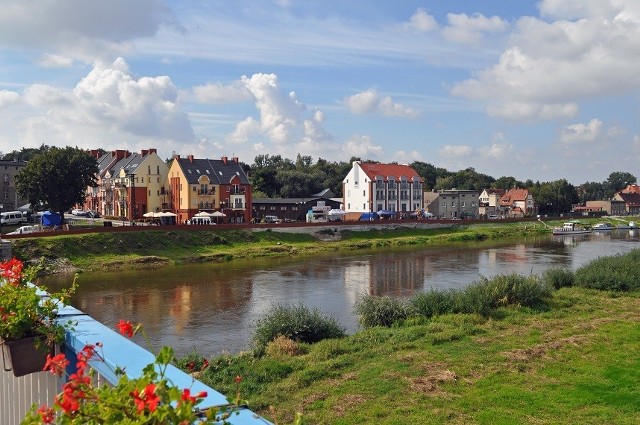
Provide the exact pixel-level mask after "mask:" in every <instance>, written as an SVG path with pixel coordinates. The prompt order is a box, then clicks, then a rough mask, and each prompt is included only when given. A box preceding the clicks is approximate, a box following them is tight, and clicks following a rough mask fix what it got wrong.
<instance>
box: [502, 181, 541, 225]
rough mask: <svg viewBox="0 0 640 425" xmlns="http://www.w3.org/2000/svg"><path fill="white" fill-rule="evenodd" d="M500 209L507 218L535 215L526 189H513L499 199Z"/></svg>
mask: <svg viewBox="0 0 640 425" xmlns="http://www.w3.org/2000/svg"><path fill="white" fill-rule="evenodd" d="M500 208H501V210H502V211H504V215H505V216H506V217H508V218H521V217H526V216H532V215H535V214H537V211H538V209H537V207H536V205H535V203H534V201H533V196H532V195H531V193H529V191H528V190H527V189H520V188H513V189H509V190H508V191H507V192H505V194H504V195H502V197H501V198H500Z"/></svg>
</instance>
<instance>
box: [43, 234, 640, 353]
mask: <svg viewBox="0 0 640 425" xmlns="http://www.w3.org/2000/svg"><path fill="white" fill-rule="evenodd" d="M639 242H640V237H639V235H638V232H637V231H630V232H627V231H625V232H622V231H620V232H615V231H614V232H610V233H605V234H596V233H594V234H591V235H586V236H584V235H579V236H573V237H572V236H563V237H556V236H554V237H551V236H548V237H546V236H545V237H539V238H534V239H529V240H526V241H522V242H519V243H512V244H502V245H500V246H492V247H486V246H485V247H482V248H478V247H476V248H459V247H457V248H433V247H431V248H423V247H411V248H402V249H393V250H389V251H380V250H379V251H376V252H367V253H357V254H353V253H349V254H342V253H338V254H334V255H326V256H314V257H304V258H293V259H291V258H281V259H257V260H251V261H247V262H238V261H236V262H229V263H223V264H197V265H185V266H175V267H168V268H162V269H159V270H144V271H139V270H138V271H121V272H114V273H84V274H81V275H80V278H79V284H80V287H79V289H78V291H77V293H76V295H75V296H74V298H73V300H72V304H73V305H74V306H75V307H77V308H79V309H80V310H82V311H84V312H86V313H87V314H89V315H90V316H92V317H94V318H96V319H97V320H99V321H101V322H102V323H104V324H105V325H107V326H111V327H113V326H114V325H115V323H117V322H118V321H119V320H120V319H121V318H123V319H125V320H130V321H132V322H134V323H136V322H141V323H143V325H144V329H145V331H146V334H147V336H148V341H149V343H150V344H151V347H148V344H147V343H146V342H145V341H144V340H143V339H142V337H138V336H136V338H138V340H137V342H138V343H140V344H141V345H143V346H146V347H147V348H150V349H151V350H152V351H154V352H157V351H158V349H159V348H160V347H161V346H163V345H169V346H172V347H173V348H174V349H175V350H176V354H178V355H180V356H182V355H185V354H187V353H189V352H190V351H191V350H193V349H194V348H197V350H198V352H200V353H202V354H205V355H207V356H208V355H211V354H221V353H235V352H238V351H241V350H246V349H249V347H250V339H251V334H252V332H253V329H254V324H255V321H256V320H257V319H258V318H260V317H263V316H264V314H265V313H266V312H267V311H268V310H269V309H270V307H271V306H272V305H273V304H276V303H280V304H292V305H297V304H298V303H303V304H305V305H306V306H309V307H317V308H319V309H320V310H322V312H323V313H324V314H326V315H333V316H334V317H335V318H336V319H338V321H339V322H340V323H341V324H342V325H343V326H344V327H346V329H347V331H348V332H350V333H351V332H354V331H355V330H357V322H356V318H355V316H354V314H353V305H354V303H355V301H356V300H357V299H358V297H359V296H361V295H362V294H373V295H392V296H399V297H406V296H410V295H412V294H414V293H416V292H420V291H425V290H429V289H448V288H463V287H465V286H466V285H468V284H469V283H471V282H473V281H476V280H477V279H478V278H479V277H480V276H485V277H491V276H495V275H497V274H504V273H512V272H516V273H520V274H531V273H533V274H538V273H541V272H543V271H544V270H546V269H548V268H551V267H566V268H570V269H574V270H575V269H576V268H578V267H580V266H581V265H583V264H585V263H586V262H588V261H589V260H592V259H594V258H597V257H599V256H603V255H613V254H617V253H624V252H628V251H629V250H631V249H634V248H637V247H640V244H639ZM70 279H71V278H70V277H69V276H65V277H61V276H56V277H48V278H46V279H45V280H44V281H42V282H41V283H44V284H46V285H48V286H50V287H51V289H52V290H56V289H59V288H61V287H63V286H67V285H68V284H69V281H70Z"/></svg>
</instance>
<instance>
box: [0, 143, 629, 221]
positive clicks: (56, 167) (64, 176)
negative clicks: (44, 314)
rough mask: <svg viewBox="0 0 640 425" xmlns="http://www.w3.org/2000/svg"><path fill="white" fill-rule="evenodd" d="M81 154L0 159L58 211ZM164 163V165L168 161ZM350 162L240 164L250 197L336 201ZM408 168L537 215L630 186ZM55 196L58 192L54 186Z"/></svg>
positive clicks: (624, 177)
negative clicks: (532, 208) (500, 197)
mask: <svg viewBox="0 0 640 425" xmlns="http://www.w3.org/2000/svg"><path fill="white" fill-rule="evenodd" d="M81 152H83V151H82V150H80V149H78V148H64V149H62V148H55V147H50V146H47V145H44V144H43V145H42V146H40V147H39V148H22V149H21V150H19V151H13V152H11V153H7V154H4V155H2V154H0V157H1V158H2V159H4V160H15V161H27V162H28V163H29V166H27V167H25V169H23V171H22V172H21V173H20V177H19V178H18V179H17V180H18V190H19V191H20V192H21V193H23V194H24V195H27V197H28V199H29V200H30V201H34V202H32V203H33V204H34V205H35V204H36V202H35V201H40V202H42V201H43V200H45V199H46V200H47V202H46V203H47V204H48V205H50V206H52V207H53V208H54V209H55V210H56V211H60V210H61V208H64V207H65V206H66V204H68V203H69V202H70V201H71V200H74V201H80V200H81V199H82V195H83V191H84V188H86V187H87V184H85V183H88V182H89V183H94V182H95V179H92V178H90V177H89V176H87V173H90V172H92V171H93V170H96V169H97V164H96V168H94V167H93V166H92V165H91V164H88V163H87V162H85V161H81V160H80V159H79V157H78V156H77V154H79V153H81ZM85 156H88V155H85ZM89 158H90V160H88V162H91V163H92V164H93V163H95V159H94V158H91V157H89ZM65 161H66V162H65ZM70 161H71V162H75V164H76V166H75V167H70V164H69V162H70ZM166 161H167V163H169V162H170V161H171V158H168V159H166ZM354 161H362V160H361V159H360V158H358V157H352V158H351V159H350V160H349V161H348V162H344V161H328V160H326V159H323V158H318V160H317V161H315V162H314V160H313V158H312V157H311V156H308V155H301V154H298V155H297V156H296V159H295V161H294V160H291V159H289V158H283V157H282V156H281V155H269V154H265V155H258V156H256V157H255V158H254V161H253V164H251V165H249V164H246V163H242V167H243V169H244V170H245V171H246V172H247V174H248V176H249V178H250V180H251V183H252V185H253V196H254V198H262V197H266V198H304V197H309V196H310V195H312V194H315V193H318V192H321V191H322V190H324V189H330V190H331V191H332V192H333V193H335V194H336V196H338V197H341V196H342V180H343V179H344V177H345V176H346V175H347V174H348V173H349V170H351V166H352V163H353V162H354ZM34 162H35V164H34ZM362 162H376V161H371V160H364V161H362ZM409 165H410V166H411V167H412V168H413V169H414V170H416V172H417V173H418V174H419V175H420V176H421V177H422V178H423V179H424V181H425V189H426V190H443V189H461V190H477V191H478V192H480V191H482V190H483V189H488V188H493V189H505V190H506V189H510V188H514V187H518V188H525V189H528V190H529V191H530V192H531V194H532V195H533V198H534V199H535V202H536V204H537V205H538V209H539V212H540V214H555V213H563V212H567V211H570V210H571V206H572V205H573V204H577V203H584V202H586V201H593V200H603V199H611V198H612V197H613V195H614V194H615V193H616V192H618V191H620V190H621V189H623V188H625V187H626V186H627V185H629V184H635V183H636V177H635V176H634V175H632V174H630V173H628V172H622V171H616V172H613V173H611V174H610V175H609V177H608V178H607V180H605V181H603V182H586V183H583V184H581V185H579V186H574V185H572V184H571V183H569V182H568V181H567V180H566V179H560V180H555V181H548V182H540V181H535V182H534V181H532V180H526V181H524V182H523V181H519V180H517V179H516V178H514V177H511V176H502V177H499V178H497V179H496V178H494V177H492V176H489V175H487V174H483V173H478V172H477V171H476V170H475V169H474V168H472V167H469V168H466V169H464V170H460V171H449V170H447V169H445V168H440V167H436V166H434V165H432V164H429V163H426V162H422V161H414V162H413V163H411V164H409ZM78 168H82V170H79V169H78ZM44 170H46V172H44ZM92 177H93V176H92ZM52 181H55V183H57V184H58V185H59V186H65V187H66V189H67V190H66V191H65V192H66V196H64V198H65V199H66V201H65V202H63V203H62V204H65V205H62V204H60V203H57V202H55V201H54V200H53V199H49V197H50V194H49V195H48V194H46V193H40V192H42V190H40V189H38V190H36V189H34V188H36V187H38V188H47V191H51V190H53V189H54V186H52V185H51V184H52ZM72 181H78V183H79V184H77V185H76V184H70V182H72ZM61 182H67V184H66V185H61V184H60V183H61ZM83 185H84V187H83ZM57 191H60V188H59V187H58V189H57ZM79 191H80V192H79ZM36 192H37V193H36ZM69 192H74V193H69ZM37 198H40V199H37ZM69 207H71V205H69Z"/></svg>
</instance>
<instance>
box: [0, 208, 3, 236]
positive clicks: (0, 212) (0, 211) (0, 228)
mask: <svg viewBox="0 0 640 425" xmlns="http://www.w3.org/2000/svg"><path fill="white" fill-rule="evenodd" d="M3 208H4V204H0V215H2V209H3ZM0 236H2V223H0Z"/></svg>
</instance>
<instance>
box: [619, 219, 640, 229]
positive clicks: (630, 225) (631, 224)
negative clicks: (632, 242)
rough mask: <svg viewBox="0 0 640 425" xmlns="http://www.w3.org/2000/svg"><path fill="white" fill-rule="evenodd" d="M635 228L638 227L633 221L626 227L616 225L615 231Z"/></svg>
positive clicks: (624, 225)
mask: <svg viewBox="0 0 640 425" xmlns="http://www.w3.org/2000/svg"><path fill="white" fill-rule="evenodd" d="M637 228H638V225H637V224H636V223H635V221H630V222H629V224H628V225H627V224H618V225H616V229H617V230H633V229H637Z"/></svg>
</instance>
